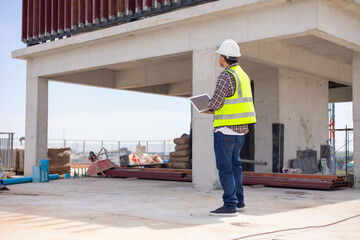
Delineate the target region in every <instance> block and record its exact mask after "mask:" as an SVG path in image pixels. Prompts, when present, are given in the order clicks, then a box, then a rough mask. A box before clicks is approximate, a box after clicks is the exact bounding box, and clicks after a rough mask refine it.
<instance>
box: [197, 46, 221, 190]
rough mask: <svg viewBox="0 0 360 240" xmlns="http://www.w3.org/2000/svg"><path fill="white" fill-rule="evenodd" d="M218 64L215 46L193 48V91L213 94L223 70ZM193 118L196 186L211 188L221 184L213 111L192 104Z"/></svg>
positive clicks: (202, 188) (199, 188)
mask: <svg viewBox="0 0 360 240" xmlns="http://www.w3.org/2000/svg"><path fill="white" fill-rule="evenodd" d="M218 65H219V64H218V59H217V56H216V53H215V49H212V48H211V49H205V50H196V51H194V52H193V71H192V72H193V83H192V94H193V95H199V94H203V93H208V94H209V96H210V97H211V96H212V94H213V92H214V89H215V85H216V79H217V75H218V74H219V73H220V71H221V69H220V68H219V67H218ZM191 121H192V133H193V140H192V142H193V146H192V158H193V160H192V161H193V162H192V167H193V186H194V188H196V189H198V190H201V191H209V190H212V189H215V188H217V187H219V186H220V184H219V180H218V175H217V170H216V164H215V154H214V139H213V126H212V124H213V115H209V114H204V113H198V112H197V111H196V109H194V108H192V112H191Z"/></svg>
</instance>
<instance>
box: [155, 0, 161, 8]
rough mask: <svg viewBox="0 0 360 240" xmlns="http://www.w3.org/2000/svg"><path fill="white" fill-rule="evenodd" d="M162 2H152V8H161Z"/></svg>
mask: <svg viewBox="0 0 360 240" xmlns="http://www.w3.org/2000/svg"><path fill="white" fill-rule="evenodd" d="M161 5H162V1H161V0H154V8H157V9H159V8H161Z"/></svg>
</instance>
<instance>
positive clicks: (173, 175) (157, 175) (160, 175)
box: [104, 169, 192, 182]
mask: <svg viewBox="0 0 360 240" xmlns="http://www.w3.org/2000/svg"><path fill="white" fill-rule="evenodd" d="M104 173H105V175H106V176H109V177H124V178H132V177H136V178H141V179H156V180H172V181H183V182H191V181H192V177H191V175H189V174H187V173H183V172H162V171H159V172H156V171H153V172H150V171H149V172H148V171H141V170H140V169H110V170H107V171H105V172H104Z"/></svg>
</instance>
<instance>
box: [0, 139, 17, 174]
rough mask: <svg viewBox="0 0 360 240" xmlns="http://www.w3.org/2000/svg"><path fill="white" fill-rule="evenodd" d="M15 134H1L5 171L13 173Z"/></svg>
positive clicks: (2, 159) (0, 155) (0, 152)
mask: <svg viewBox="0 0 360 240" xmlns="http://www.w3.org/2000/svg"><path fill="white" fill-rule="evenodd" d="M13 148H14V133H9V132H0V159H1V161H2V164H3V168H4V170H5V171H13V168H12V160H13Z"/></svg>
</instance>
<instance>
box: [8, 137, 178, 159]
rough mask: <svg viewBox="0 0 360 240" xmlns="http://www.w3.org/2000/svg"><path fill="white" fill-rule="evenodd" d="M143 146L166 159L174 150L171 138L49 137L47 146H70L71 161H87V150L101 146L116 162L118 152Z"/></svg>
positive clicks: (147, 151)
mask: <svg viewBox="0 0 360 240" xmlns="http://www.w3.org/2000/svg"><path fill="white" fill-rule="evenodd" d="M139 145H140V146H145V149H146V153H148V154H157V155H160V156H161V157H162V159H168V158H169V153H170V152H172V151H174V150H175V144H174V143H173V141H172V140H140V141H105V140H70V139H64V140H59V139H49V140H48V148H70V151H71V157H70V159H71V162H72V163H83V162H88V161H89V160H88V156H89V152H90V151H93V152H94V153H97V152H98V151H100V149H101V148H102V147H104V148H105V149H106V150H107V152H108V156H109V159H110V160H111V161H113V162H114V163H116V164H120V154H122V153H127V152H132V153H135V152H136V146H139ZM14 147H15V148H24V147H25V144H24V143H21V142H20V141H19V140H18V139H15V141H14Z"/></svg>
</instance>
